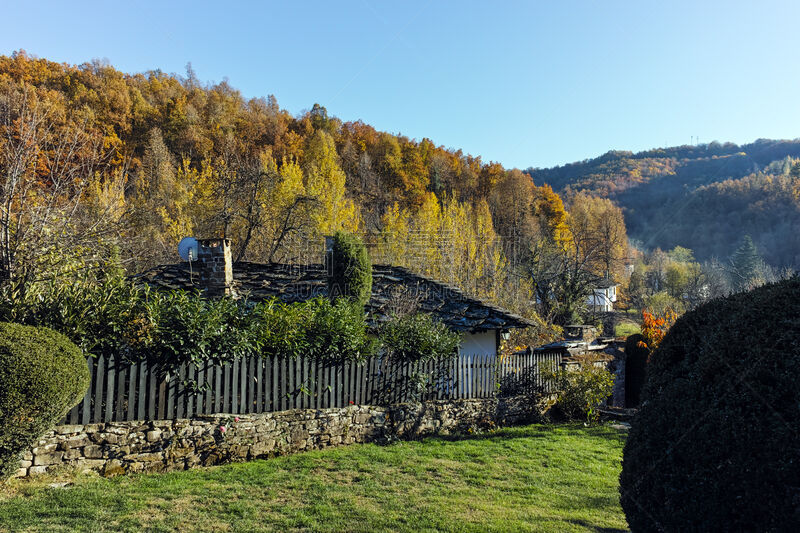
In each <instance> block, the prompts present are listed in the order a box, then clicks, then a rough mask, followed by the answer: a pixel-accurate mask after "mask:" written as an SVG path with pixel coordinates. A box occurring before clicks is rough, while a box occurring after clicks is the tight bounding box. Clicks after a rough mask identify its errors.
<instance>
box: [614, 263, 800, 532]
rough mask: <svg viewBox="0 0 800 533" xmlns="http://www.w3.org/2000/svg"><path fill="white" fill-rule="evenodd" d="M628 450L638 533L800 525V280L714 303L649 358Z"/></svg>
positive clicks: (623, 480) (625, 489) (685, 321)
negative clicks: (639, 532) (640, 532)
mask: <svg viewBox="0 0 800 533" xmlns="http://www.w3.org/2000/svg"><path fill="white" fill-rule="evenodd" d="M642 400H643V401H642V405H641V407H640V408H639V411H638V412H637V414H636V416H635V418H634V420H633V423H632V428H631V430H630V434H629V436H628V440H627V443H626V445H625V449H624V458H623V468H622V474H621V476H620V494H621V498H620V500H621V503H622V507H623V509H624V510H625V514H626V516H627V518H628V524H629V525H630V527H631V529H632V530H633V531H637V532H638V531H796V530H797V525H798V524H800V279H798V278H796V277H795V278H793V279H791V280H788V281H783V282H780V283H775V284H772V285H768V286H764V287H761V288H759V289H756V290H754V291H752V292H749V293H743V294H737V295H734V296H730V297H728V298H725V299H720V300H715V301H712V302H710V303H708V304H706V305H704V306H702V307H700V308H698V309H696V310H694V311H692V312H689V313H687V314H686V315H684V316H683V317H681V318H680V319H678V321H677V322H676V323H675V325H674V326H673V327H672V328H671V329H670V331H669V332H668V333H667V335H666V337H665V338H664V340H663V341H662V343H661V345H660V346H659V348H658V349H657V350H655V351H654V352H653V354H652V355H651V357H650V363H649V366H648V370H647V381H646V383H645V386H644V389H643V391H642Z"/></svg>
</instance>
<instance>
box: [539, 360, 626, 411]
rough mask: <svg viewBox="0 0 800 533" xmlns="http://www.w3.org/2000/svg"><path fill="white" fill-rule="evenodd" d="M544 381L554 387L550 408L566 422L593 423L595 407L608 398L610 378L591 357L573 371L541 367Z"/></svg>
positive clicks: (612, 377)
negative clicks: (581, 420)
mask: <svg viewBox="0 0 800 533" xmlns="http://www.w3.org/2000/svg"><path fill="white" fill-rule="evenodd" d="M540 371H541V372H542V377H543V378H544V379H545V381H547V382H549V383H553V384H554V385H555V390H557V391H558V392H557V393H556V400H555V403H554V404H553V407H554V408H555V409H556V410H557V411H558V412H559V413H560V414H562V415H563V416H565V417H566V418H569V419H576V420H577V419H585V420H587V421H590V422H593V421H596V420H597V419H598V418H599V413H598V411H597V408H598V407H600V406H601V405H602V404H603V402H604V401H605V400H606V399H607V398H608V397H609V396H610V395H611V392H612V389H613V387H614V376H613V375H612V374H611V372H609V371H608V370H607V369H606V368H605V367H604V366H597V365H595V362H594V361H593V360H592V359H591V358H586V359H585V360H582V361H580V363H579V366H578V368H577V369H569V368H558V369H555V370H553V369H550V368H547V367H543V368H541V370H540Z"/></svg>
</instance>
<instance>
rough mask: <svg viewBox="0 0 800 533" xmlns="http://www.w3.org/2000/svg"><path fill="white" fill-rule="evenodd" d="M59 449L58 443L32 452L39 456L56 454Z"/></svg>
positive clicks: (42, 446)
mask: <svg viewBox="0 0 800 533" xmlns="http://www.w3.org/2000/svg"><path fill="white" fill-rule="evenodd" d="M57 449H58V444H57V443H52V444H44V445H41V446H38V447H36V448H34V449H33V450H31V451H32V452H33V454H34V455H39V454H43V453H50V452H54V451H56V450H57Z"/></svg>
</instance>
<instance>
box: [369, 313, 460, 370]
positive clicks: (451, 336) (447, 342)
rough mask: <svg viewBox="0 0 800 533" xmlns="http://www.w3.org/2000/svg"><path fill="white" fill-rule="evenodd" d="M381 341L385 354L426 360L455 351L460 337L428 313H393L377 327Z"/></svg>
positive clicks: (448, 355)
mask: <svg viewBox="0 0 800 533" xmlns="http://www.w3.org/2000/svg"><path fill="white" fill-rule="evenodd" d="M379 338H380V342H381V346H382V347H383V350H384V352H385V353H386V355H387V356H388V357H392V358H394V359H396V360H398V361H404V362H415V361H429V360H431V359H438V358H442V357H450V356H452V355H455V354H456V352H457V351H458V345H459V344H460V342H461V336H460V335H459V334H458V333H455V332H453V331H450V329H449V328H448V327H447V326H445V325H444V324H442V323H441V322H438V321H436V320H434V319H433V317H431V315H429V314H427V313H414V314H410V315H405V316H395V317H392V319H391V320H389V321H388V322H386V323H385V324H383V326H381V329H380V335H379Z"/></svg>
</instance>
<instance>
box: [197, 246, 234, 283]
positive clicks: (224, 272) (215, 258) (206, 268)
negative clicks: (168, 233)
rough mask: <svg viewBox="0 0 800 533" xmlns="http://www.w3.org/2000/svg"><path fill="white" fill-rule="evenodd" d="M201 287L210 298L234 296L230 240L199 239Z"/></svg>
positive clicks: (198, 252)
mask: <svg viewBox="0 0 800 533" xmlns="http://www.w3.org/2000/svg"><path fill="white" fill-rule="evenodd" d="M197 263H198V265H199V268H198V270H199V273H200V285H201V286H202V287H203V289H204V290H205V291H206V294H207V295H208V296H210V297H221V296H232V295H233V260H232V259H231V240H230V239H198V240H197Z"/></svg>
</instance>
